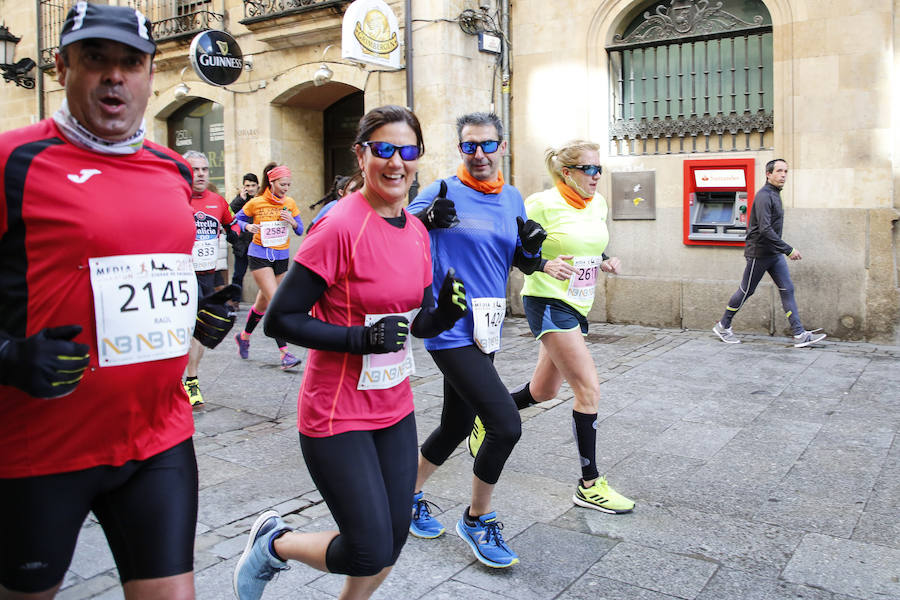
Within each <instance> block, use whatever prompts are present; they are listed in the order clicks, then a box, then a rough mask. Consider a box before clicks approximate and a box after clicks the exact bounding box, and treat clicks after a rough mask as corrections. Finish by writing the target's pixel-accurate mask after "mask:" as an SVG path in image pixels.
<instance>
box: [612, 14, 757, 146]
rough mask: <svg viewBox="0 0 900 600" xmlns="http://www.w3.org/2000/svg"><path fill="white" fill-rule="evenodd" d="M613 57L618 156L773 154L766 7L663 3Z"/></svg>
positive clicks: (627, 24)
mask: <svg viewBox="0 0 900 600" xmlns="http://www.w3.org/2000/svg"><path fill="white" fill-rule="evenodd" d="M633 12H634V13H636V15H635V16H634V17H632V18H630V19H629V18H627V17H626V18H625V19H624V21H623V28H622V29H621V31H620V33H618V34H616V35H615V36H614V38H613V41H612V43H611V44H609V45H608V46H607V47H606V51H607V54H608V57H609V67H610V68H609V72H610V89H611V92H612V98H611V104H610V106H611V109H612V115H611V122H610V142H611V152H612V154H613V155H629V154H674V153H691V152H729V151H742V152H745V151H748V150H761V149H767V148H771V147H772V130H773V125H774V112H773V97H772V96H773V94H772V19H771V17H770V15H769V11H768V10H767V9H766V7H765V5H764V4H763V2H762V0H662V1H660V0H655V1H654V2H650V3H645V4H643V6H639V7H638V10H636V11H633Z"/></svg>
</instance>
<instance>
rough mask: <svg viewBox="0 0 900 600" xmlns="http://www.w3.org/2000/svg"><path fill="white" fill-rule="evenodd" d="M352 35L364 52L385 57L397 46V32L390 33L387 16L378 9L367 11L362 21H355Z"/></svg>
mask: <svg viewBox="0 0 900 600" xmlns="http://www.w3.org/2000/svg"><path fill="white" fill-rule="evenodd" d="M353 37H355V38H356V41H358V42H359V45H360V46H362V51H363V52H365V53H366V54H372V55H378V56H383V57H387V56H388V55H389V54H390V53H391V52H393V51H394V50H396V49H397V46H399V42H398V41H397V34H396V33H393V34H391V27H390V24H389V23H388V19H387V17H386V16H384V13H382V12H381V11H380V10H378V9H372V10H370V11H369V12H367V13H366V17H365V18H364V19H363V22H362V23H360V22H359V21H357V22H356V27H355V28H354V30H353Z"/></svg>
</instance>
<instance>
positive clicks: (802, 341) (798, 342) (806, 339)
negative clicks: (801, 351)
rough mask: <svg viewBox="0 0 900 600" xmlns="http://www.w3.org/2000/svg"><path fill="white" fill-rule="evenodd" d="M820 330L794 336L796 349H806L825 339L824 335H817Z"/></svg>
mask: <svg viewBox="0 0 900 600" xmlns="http://www.w3.org/2000/svg"><path fill="white" fill-rule="evenodd" d="M817 331H819V329H814V330H812V331H804V332H803V333H800V334H797V335H795V336H794V348H805V347H806V346H811V345H812V344H815V343H816V342H821V341H822V340H824V339H825V337H826V336H825V334H824V333H816V332H817Z"/></svg>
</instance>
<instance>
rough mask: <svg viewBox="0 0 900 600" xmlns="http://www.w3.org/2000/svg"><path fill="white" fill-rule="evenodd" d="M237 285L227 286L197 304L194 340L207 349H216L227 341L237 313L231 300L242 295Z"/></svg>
mask: <svg viewBox="0 0 900 600" xmlns="http://www.w3.org/2000/svg"><path fill="white" fill-rule="evenodd" d="M240 289H241V286H239V285H237V284H236V283H231V284H229V285H226V286H225V287H223V288H222V289H221V290H219V291H218V292H213V293H212V294H210V295H209V296H205V297H203V298H201V299H200V301H199V302H197V321H196V322H195V323H194V338H196V340H197V341H198V342H200V343H201V344H203V345H204V346H206V347H207V348H215V347H216V346H218V345H219V342H221V341H222V340H224V339H225V336H226V335H228V332H229V331H231V327H232V326H233V325H234V321H235V319H236V318H237V313H236V312H235V311H234V309H233V308H232V307H231V298H232V296H233V295H235V294H237V293H240Z"/></svg>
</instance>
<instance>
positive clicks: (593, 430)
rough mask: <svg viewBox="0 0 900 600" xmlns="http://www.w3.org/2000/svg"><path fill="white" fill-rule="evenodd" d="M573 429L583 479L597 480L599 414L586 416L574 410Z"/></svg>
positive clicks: (598, 474)
mask: <svg viewBox="0 0 900 600" xmlns="http://www.w3.org/2000/svg"><path fill="white" fill-rule="evenodd" d="M572 429H573V430H574V433H575V444H576V445H577V446H578V456H579V458H580V459H581V478H582V479H584V480H587V481H590V480H591V479H597V477H599V476H600V473H599V472H598V471H597V414H596V413H595V414H592V415H586V414H584V413H580V412H576V411H574V410H573V411H572Z"/></svg>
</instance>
